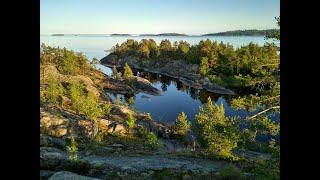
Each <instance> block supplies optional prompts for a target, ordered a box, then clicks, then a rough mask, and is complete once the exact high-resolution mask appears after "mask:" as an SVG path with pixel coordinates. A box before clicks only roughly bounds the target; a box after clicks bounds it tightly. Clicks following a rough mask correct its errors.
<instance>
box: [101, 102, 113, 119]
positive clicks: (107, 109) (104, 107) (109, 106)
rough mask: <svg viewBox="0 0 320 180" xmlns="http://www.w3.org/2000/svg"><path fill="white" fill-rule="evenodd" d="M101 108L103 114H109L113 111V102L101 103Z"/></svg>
mask: <svg viewBox="0 0 320 180" xmlns="http://www.w3.org/2000/svg"><path fill="white" fill-rule="evenodd" d="M100 108H101V109H102V112H103V114H104V115H106V116H107V115H109V114H110V112H111V109H112V104H111V102H108V103H103V104H102V105H100Z"/></svg>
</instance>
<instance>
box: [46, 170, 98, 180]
mask: <svg viewBox="0 0 320 180" xmlns="http://www.w3.org/2000/svg"><path fill="white" fill-rule="evenodd" d="M67 179H74V180H75V179H76V180H101V179H97V178H92V177H87V176H81V175H78V174H75V173H72V172H68V171H59V172H57V173H55V174H53V175H52V176H51V177H50V178H49V180H67Z"/></svg>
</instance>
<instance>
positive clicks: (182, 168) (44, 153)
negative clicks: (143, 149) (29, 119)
mask: <svg viewBox="0 0 320 180" xmlns="http://www.w3.org/2000/svg"><path fill="white" fill-rule="evenodd" d="M79 159H80V160H81V161H82V162H84V163H85V164H86V165H83V167H87V168H89V169H87V170H83V171H86V172H94V173H92V174H91V173H89V174H86V175H87V176H89V177H96V178H102V179H104V177H106V176H108V175H110V174H112V173H114V172H116V173H117V174H118V175H120V176H124V177H130V176H138V177H140V176H145V175H146V174H147V175H148V174H149V175H150V174H153V173H156V172H159V171H163V170H169V171H173V172H177V173H184V172H188V173H192V174H214V173H216V172H218V171H220V170H222V169H225V168H227V167H229V163H228V162H226V161H218V160H209V159H200V158H192V157H177V156H173V155H170V154H158V155H120V154H109V155H106V156H97V155H79ZM68 166H70V167H73V166H72V164H70V161H69V160H68V154H67V153H66V152H65V151H62V150H59V149H56V148H52V147H41V148H40V169H43V170H46V171H48V170H50V171H53V172H56V171H61V170H68V169H70V167H68ZM81 171H82V170H81Z"/></svg>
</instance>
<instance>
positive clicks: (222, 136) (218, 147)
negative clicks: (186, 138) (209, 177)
mask: <svg viewBox="0 0 320 180" xmlns="http://www.w3.org/2000/svg"><path fill="white" fill-rule="evenodd" d="M196 126H197V130H198V133H199V136H200V142H201V143H202V145H203V146H204V147H205V148H206V149H207V152H208V153H209V154H210V155H212V156H214V157H218V158H233V157H234V156H233V154H232V150H233V149H234V148H236V147H237V142H238V140H239V135H238V132H237V129H236V127H235V126H234V122H233V119H230V118H227V117H225V116H224V108H223V105H221V106H217V105H216V104H213V103H212V101H211V98H210V97H209V98H208V102H207V104H204V105H203V106H202V107H201V108H200V110H199V112H198V114H197V115H196Z"/></svg>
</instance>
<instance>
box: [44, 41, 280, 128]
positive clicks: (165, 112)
mask: <svg viewBox="0 0 320 180" xmlns="http://www.w3.org/2000/svg"><path fill="white" fill-rule="evenodd" d="M150 38H152V39H154V40H155V41H156V42H157V43H158V44H159V43H160V41H161V40H163V39H169V40H170V41H171V42H172V43H173V42H174V41H180V40H184V41H187V42H188V43H190V44H197V43H198V42H199V41H200V40H205V39H210V40H216V41H218V42H220V41H222V42H224V43H230V44H232V45H233V46H234V47H241V46H243V45H247V44H249V43H250V42H253V43H257V44H259V45H263V44H264V43H265V42H266V40H265V39H264V37H263V36H238V37H231V36H230V37H226V36H211V37H172V36H171V37H166V36H161V37H159V36H151V37H138V36H137V37H132V36H127V37H126V36H121V37H120V36H118V37H111V36H103V35H100V36H92V35H91V36H90V35H86V36H80V35H79V36H71V35H70V36H49V35H41V36H40V43H45V44H46V45H50V46H56V47H57V46H59V47H66V48H67V49H70V50H74V51H76V52H82V53H84V54H85V55H86V56H87V57H88V58H89V60H91V59H92V58H93V57H96V58H98V59H101V58H103V57H105V56H106V55H107V54H109V53H108V52H106V50H109V49H110V48H112V47H113V46H114V45H115V44H116V43H119V44H121V43H122V42H124V41H126V40H127V39H135V40H137V41H140V40H141V39H150ZM268 42H272V41H271V40H268ZM276 43H277V44H278V43H279V42H276ZM97 68H99V69H101V70H102V71H103V72H104V73H106V74H108V75H110V74H111V72H112V71H111V69H110V68H108V67H105V66H102V65H98V66H97ZM143 76H144V77H146V78H147V79H148V80H150V81H151V82H152V84H153V86H154V87H156V88H158V89H159V90H161V91H162V96H153V95H148V94H145V93H138V94H136V95H135V96H134V99H135V103H134V104H133V105H132V106H133V108H135V109H137V110H139V111H141V112H150V114H151V116H152V117H153V118H154V119H157V120H161V121H166V122H173V121H174V120H175V119H176V117H177V115H178V114H179V113H180V112H182V111H183V112H185V113H186V114H187V116H188V118H189V119H190V120H192V119H193V118H194V116H195V114H196V113H197V112H198V109H199V107H200V106H201V104H202V103H204V102H205V100H206V99H207V97H208V96H210V97H211V99H213V100H214V101H215V103H216V104H223V105H224V108H225V114H226V116H234V115H237V116H240V117H245V116H247V115H250V114H252V112H251V113H249V112H247V111H245V110H234V109H232V108H231V107H230V105H229V103H228V102H229V100H230V99H231V98H232V97H230V96H221V95H218V94H213V93H208V92H206V91H205V90H196V89H194V88H190V87H188V86H184V85H183V84H182V83H180V82H179V81H176V80H175V79H173V78H169V77H165V76H159V75H157V74H152V73H144V74H143ZM116 96H117V95H112V98H113V99H115V97H116ZM118 96H119V95H118ZM121 97H122V98H123V99H126V98H128V97H123V96H121Z"/></svg>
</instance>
